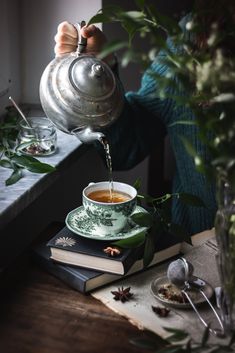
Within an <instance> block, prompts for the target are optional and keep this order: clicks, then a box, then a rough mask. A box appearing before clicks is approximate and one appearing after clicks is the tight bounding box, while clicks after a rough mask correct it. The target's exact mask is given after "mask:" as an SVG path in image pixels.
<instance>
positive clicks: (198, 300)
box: [151, 276, 214, 309]
mask: <svg viewBox="0 0 235 353" xmlns="http://www.w3.org/2000/svg"><path fill="white" fill-rule="evenodd" d="M203 281H204V280H203ZM204 282H205V281H204ZM169 285H170V288H171V289H170V290H171V293H172V291H174V294H175V295H176V296H177V295H181V290H180V289H179V288H177V287H175V286H174V285H173V284H170V282H169V280H168V278H167V277H166V276H165V277H158V278H156V279H154V280H153V281H152V282H151V293H152V294H153V296H154V297H155V298H156V299H157V300H158V301H160V302H161V303H162V304H163V305H168V306H171V307H173V308H179V309H188V308H192V307H191V305H190V303H189V302H188V303H187V302H186V303H180V302H179V301H177V300H172V299H168V298H166V296H164V295H163V294H162V293H160V292H159V289H160V288H161V289H162V288H168V286H169ZM167 290H168V289H167ZM203 292H204V293H205V294H206V296H207V298H208V299H210V298H211V297H212V295H213V293H214V289H213V288H212V287H211V285H210V284H209V283H207V282H206V285H205V287H204V288H203ZM187 293H188V294H189V296H190V298H191V299H192V301H193V303H194V304H195V305H199V304H202V303H203V302H205V300H206V299H205V297H204V296H203V295H202V294H201V293H200V291H199V290H197V289H190V290H187Z"/></svg>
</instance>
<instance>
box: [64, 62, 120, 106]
mask: <svg viewBox="0 0 235 353" xmlns="http://www.w3.org/2000/svg"><path fill="white" fill-rule="evenodd" d="M68 73H69V80H70V83H71V85H72V86H73V87H74V89H75V90H76V91H77V92H78V93H79V94H80V95H84V96H87V98H93V99H95V100H99V99H104V98H105V97H106V96H110V95H111V94H113V91H114V89H115V78H114V74H113V72H112V70H111V69H110V68H109V66H108V65H107V64H105V63H104V62H103V61H101V60H99V59H96V58H95V57H94V56H92V55H81V56H79V57H77V58H76V59H75V60H73V61H72V63H71V64H70V67H69V70H68Z"/></svg>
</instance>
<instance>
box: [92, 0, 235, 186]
mask: <svg viewBox="0 0 235 353" xmlns="http://www.w3.org/2000/svg"><path fill="white" fill-rule="evenodd" d="M135 2H136V5H137V7H138V10H134V11H125V10H123V9H122V8H121V7H120V6H112V5H110V6H108V7H105V8H103V9H102V10H100V11H99V12H98V13H97V14H96V15H95V16H94V17H92V18H91V20H90V21H89V23H97V22H119V23H120V25H121V26H122V27H123V28H124V29H125V30H126V32H127V34H128V39H127V40H126V41H113V42H111V43H108V45H106V47H105V48H104V50H103V52H102V53H101V55H100V57H101V58H103V57H105V56H106V55H107V54H109V53H112V52H114V51H118V50H119V49H123V54H122V59H121V64H122V65H123V66H126V65H127V64H128V63H129V62H139V63H141V64H142V66H143V68H146V67H148V66H149V64H150V63H151V62H153V61H154V59H155V58H156V55H157V53H158V52H159V51H160V50H164V53H165V56H162V57H161V58H158V60H159V61H161V62H162V64H166V65H167V67H168V69H169V71H168V74H167V76H164V77H160V76H157V75H156V73H154V72H152V73H151V70H150V69H149V74H150V75H151V74H152V75H153V77H154V78H155V79H156V80H157V83H158V92H156V94H157V96H159V97H160V98H169V97H170V96H169V94H168V93H167V92H168V90H167V88H170V87H172V88H174V87H175V85H177V87H181V88H182V91H183V92H185V93H184V94H180V95H177V96H174V97H170V98H172V99H174V100H175V101H176V103H177V104H183V105H184V106H186V107H188V108H191V110H192V111H193V112H194V114H195V117H196V119H195V122H191V121H184V117H182V119H181V121H179V122H178V123H179V124H180V123H183V124H196V125H197V126H198V128H199V129H198V130H199V135H200V139H201V141H202V142H203V143H204V144H205V145H206V146H207V148H208V150H209V152H210V154H211V160H210V162H209V164H207V162H206V161H204V160H203V159H202V156H200V155H198V153H197V151H196V150H195V148H194V146H193V145H192V144H191V142H190V141H189V140H187V139H185V138H183V143H184V145H185V147H186V149H187V151H188V153H189V154H190V155H192V157H193V158H194V161H195V165H196V168H197V169H198V171H200V172H203V173H205V174H206V175H207V176H209V177H211V176H215V175H216V174H218V172H220V171H221V172H223V173H224V174H225V175H226V177H227V178H228V179H229V181H230V182H231V183H232V184H233V186H234V187H235V119H234V117H235V46H234V43H235V25H234V22H235V19H234V6H233V5H232V2H233V1H232V0H226V2H225V3H224V2H222V1H220V0H219V1H218V2H216V3H215V6H211V8H209V9H208V13H205V12H200V11H199V10H197V11H195V12H192V14H191V16H190V19H188V21H187V23H186V25H185V28H184V27H181V26H179V25H178V23H177V22H175V21H174V20H173V19H172V18H169V17H167V16H164V15H163V14H161V13H160V12H159V11H158V9H157V5H156V6H155V5H152V4H147V2H145V1H144V0H136V1H135ZM230 5H231V8H230ZM220 12H221V13H220ZM211 16H213V18H220V20H221V18H222V21H223V26H222V27H221V25H220V24H219V23H218V22H216V21H212V22H211V23H210V24H209V25H208V26H209V27H207V28H205V27H203V25H202V23H201V22H200V18H201V17H203V18H205V17H207V18H208V17H209V18H210V17H211ZM162 33H165V34H166V36H163V35H162ZM205 35H206V38H207V39H206V40H205V42H204V45H201V46H200V50H195V47H196V44H197V42H196V41H195V38H205ZM138 36H140V37H144V38H145V40H146V41H147V42H148V43H149V44H150V49H149V51H148V52H146V51H145V52H141V51H138V50H136V48H135V46H134V43H133V38H134V37H138ZM167 38H171V42H172V44H173V46H174V47H175V48H178V49H177V50H176V51H174V50H172V48H171V46H169V45H168V44H169V42H168V41H167ZM232 43H233V44H232ZM231 44H232V47H231V48H229V46H230V45H231ZM176 77H177V80H176ZM182 91H181V92H182ZM208 137H210V138H208Z"/></svg>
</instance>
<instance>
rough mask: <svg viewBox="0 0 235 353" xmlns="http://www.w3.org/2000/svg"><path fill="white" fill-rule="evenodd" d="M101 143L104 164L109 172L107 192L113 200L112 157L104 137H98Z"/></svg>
mask: <svg viewBox="0 0 235 353" xmlns="http://www.w3.org/2000/svg"><path fill="white" fill-rule="evenodd" d="M100 142H101V144H102V145H103V147H104V152H105V158H106V164H107V168H108V173H109V193H110V202H112V201H113V168H112V158H111V154H110V147H109V143H108V141H107V139H106V137H102V138H101V139H100Z"/></svg>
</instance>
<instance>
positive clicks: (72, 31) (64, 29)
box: [57, 21, 77, 38]
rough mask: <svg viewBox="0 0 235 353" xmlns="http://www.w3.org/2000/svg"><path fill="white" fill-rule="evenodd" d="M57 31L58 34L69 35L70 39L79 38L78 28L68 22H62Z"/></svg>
mask: <svg viewBox="0 0 235 353" xmlns="http://www.w3.org/2000/svg"><path fill="white" fill-rule="evenodd" d="M57 31H58V33H61V34H67V35H69V36H70V37H73V38H77V30H76V28H75V27H74V25H72V24H71V23H69V22H68V21H64V22H61V23H60V24H59V26H58V29H57Z"/></svg>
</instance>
